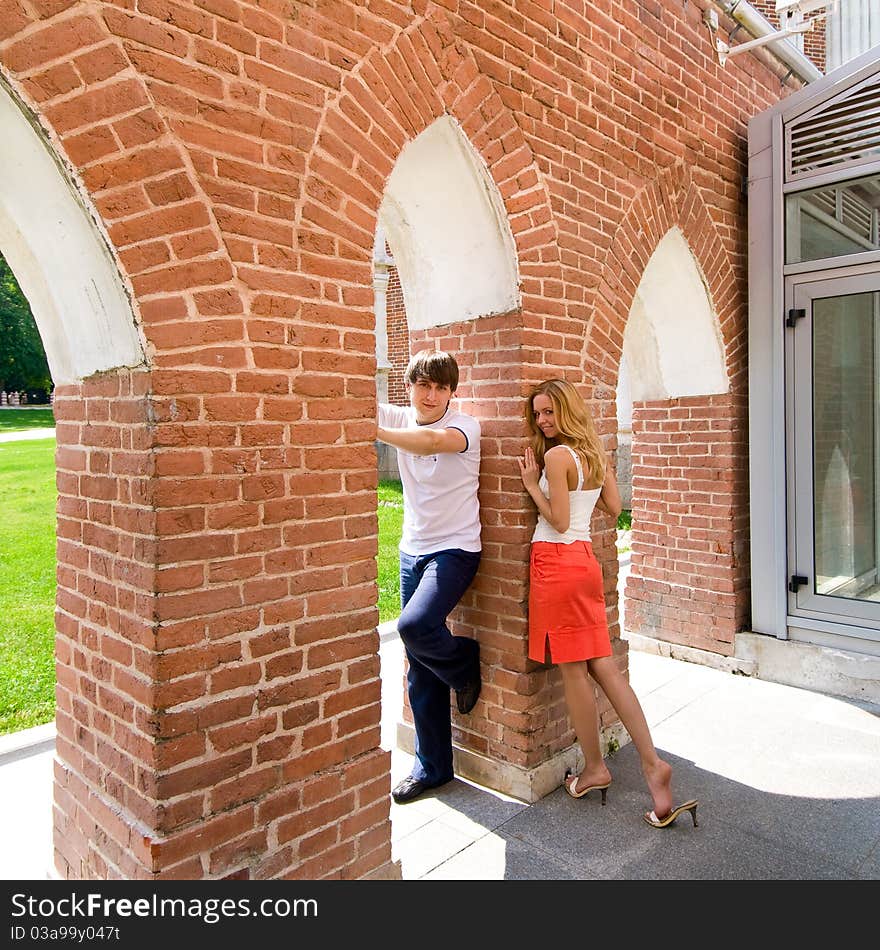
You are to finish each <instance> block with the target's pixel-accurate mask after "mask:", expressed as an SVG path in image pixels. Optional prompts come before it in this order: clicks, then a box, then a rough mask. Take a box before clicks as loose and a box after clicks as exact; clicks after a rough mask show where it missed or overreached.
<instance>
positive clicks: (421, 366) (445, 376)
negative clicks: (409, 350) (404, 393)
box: [403, 350, 458, 392]
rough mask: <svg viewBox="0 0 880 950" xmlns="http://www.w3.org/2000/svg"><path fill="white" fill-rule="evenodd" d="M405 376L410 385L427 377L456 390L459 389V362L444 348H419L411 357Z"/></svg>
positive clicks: (431, 380)
mask: <svg viewBox="0 0 880 950" xmlns="http://www.w3.org/2000/svg"><path fill="white" fill-rule="evenodd" d="M403 378H404V380H405V381H406V382H407V383H409V384H410V385H412V383H415V382H417V381H418V380H420V379H427V380H429V381H430V382H432V383H437V385H438V386H448V387H449V388H450V390H452V392H455V390H456V389H458V363H456V362H455V358H454V357H452V356H450V355H449V354H448V353H444V352H443V351H442V350H419V352H418V353H414V354H413V356H412V357H411V359H410V361H409V364H408V365H407V367H406V372H405V373H404V374H403Z"/></svg>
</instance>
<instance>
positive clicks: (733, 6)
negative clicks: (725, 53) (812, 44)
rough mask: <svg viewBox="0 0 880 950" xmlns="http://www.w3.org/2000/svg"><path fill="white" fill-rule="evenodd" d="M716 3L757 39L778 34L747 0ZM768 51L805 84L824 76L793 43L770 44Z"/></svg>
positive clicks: (727, 0) (782, 40)
mask: <svg viewBox="0 0 880 950" xmlns="http://www.w3.org/2000/svg"><path fill="white" fill-rule="evenodd" d="M715 3H717V4H718V6H719V7H720V8H721V9H722V10H723V11H724V12H725V13H726V14H727V15H728V16H731V17H733V19H734V20H736V22H737V23H741V24H742V25H743V26H744V27H745V28H746V29H747V30H748V31H749V33H751V34H752V36H754V37H755V38H758V37H761V36H767V34H768V33H775V32H776V28H775V27H774V26H773V24H772V23H770V21H769V20H767V19H766V17H764V16H762V15H761V14H760V13H758V11H757V10H756V9H755V8H754V7H753V6H752V5H751V4H750V3H747V2H746V0H715ZM766 51H767V52H768V53H770V55H771V56H774V57H776V59H778V60H779V61H780V62H781V63H784V64H785V66H787V67H788V68H789V69H790V70H791V71H792V73H794V75H796V76H797V77H798V78H800V79H802V80H803V81H804V82H807V83H810V82H813V81H814V80H816V79H821V78H822V76H823V75H824V73H823V72H822V71H821V70H820V69H819V68H818V67H816V66H815V65H814V64H813V63H812V62H810V60H809V59H807V57H806V56H804V54H803V53H802V52H801V51H800V50H799V49H797V48H796V47H795V46H793V45H792V44H791V43H786V42H785V40H784V39H781V40H780V41H779V42H778V43H772V44H768V46H767V50H766Z"/></svg>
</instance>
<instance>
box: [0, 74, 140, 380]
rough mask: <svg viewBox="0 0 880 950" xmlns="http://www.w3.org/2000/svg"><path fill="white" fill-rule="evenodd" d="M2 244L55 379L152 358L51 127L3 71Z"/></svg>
mask: <svg viewBox="0 0 880 950" xmlns="http://www.w3.org/2000/svg"><path fill="white" fill-rule="evenodd" d="M0 141H2V143H3V145H2V148H0V253H2V254H3V256H4V257H5V258H6V261H7V263H8V264H9V266H10V268H11V269H12V272H13V273H14V274H15V277H16V280H17V281H18V283H19V286H20V287H21V290H22V293H23V294H24V295H25V297H26V298H27V300H28V303H29V304H30V307H31V311H32V312H33V315H34V319H35V321H36V323H37V328H38V329H39V331H40V337H41V339H42V341H43V347H44V348H45V350H46V357H47V359H48V362H49V369H50V371H51V373H52V379H53V381H54V382H55V384H56V385H58V384H63V383H71V382H76V381H78V380H82V379H86V378H87V377H89V376H91V375H93V374H94V373H96V372H100V371H102V370H110V369H115V368H117V367H121V366H128V367H133V366H139V365H141V364H142V363H144V349H143V346H142V343H141V340H140V337H139V334H138V331H137V328H136V326H135V322H134V315H133V313H132V307H131V303H130V301H129V298H128V295H127V294H126V292H125V288H124V286H123V283H122V280H121V278H120V275H119V270H118V268H117V266H116V263H115V261H114V259H113V256H112V255H111V253H110V250H109V248H108V245H107V243H106V241H105V239H104V237H103V236H102V234H101V232H100V230H99V228H98V225H97V224H96V218H95V217H93V216H92V215H91V214H90V213H89V211H88V210H87V208H86V204H85V203H84V201H83V199H82V197H81V196H80V195H79V194H78V192H77V191H76V189H75V187H74V185H73V184H72V182H71V179H70V176H69V175H68V174H67V173H66V172H65V170H64V169H63V168H62V166H61V165H60V163H59V162H58V160H57V158H56V156H55V154H54V153H53V151H52V150H51V148H50V146H49V145H48V143H47V141H46V138H45V136H44V135H43V134H42V133H41V132H40V131H38V130H37V128H36V127H35V125H34V123H32V121H31V119H30V118H29V117H28V115H27V114H26V113H25V111H24V109H23V108H22V107H21V106H20V105H19V102H18V99H17V97H15V96H14V94H13V93H12V92H11V91H10V90H9V88H8V86H7V85H6V84H5V83H4V82H2V81H0Z"/></svg>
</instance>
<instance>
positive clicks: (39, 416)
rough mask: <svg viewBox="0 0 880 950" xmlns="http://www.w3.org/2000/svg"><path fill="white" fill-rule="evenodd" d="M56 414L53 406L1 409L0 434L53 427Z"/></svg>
mask: <svg viewBox="0 0 880 950" xmlns="http://www.w3.org/2000/svg"><path fill="white" fill-rule="evenodd" d="M54 425H55V416H54V415H53V414H52V410H51V408H49V407H48V406H47V407H46V408H39V409H37V408H35V409H0V434H2V433H4V432H22V431H23V430H24V429H51V428H52V427H53V426H54Z"/></svg>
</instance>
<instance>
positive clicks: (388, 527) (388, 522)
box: [379, 481, 403, 623]
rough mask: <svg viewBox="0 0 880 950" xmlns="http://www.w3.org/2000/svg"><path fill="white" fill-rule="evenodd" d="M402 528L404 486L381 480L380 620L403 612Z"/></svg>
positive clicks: (391, 618)
mask: <svg viewBox="0 0 880 950" xmlns="http://www.w3.org/2000/svg"><path fill="white" fill-rule="evenodd" d="M402 531H403V489H402V488H401V485H400V482H397V481H381V482H379V622H380V623H384V622H385V621H386V620H393V619H394V618H395V617H396V616H397V615H398V614H399V613H400V560H399V558H398V554H397V545H398V544H399V543H400V535H401V532H402Z"/></svg>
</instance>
